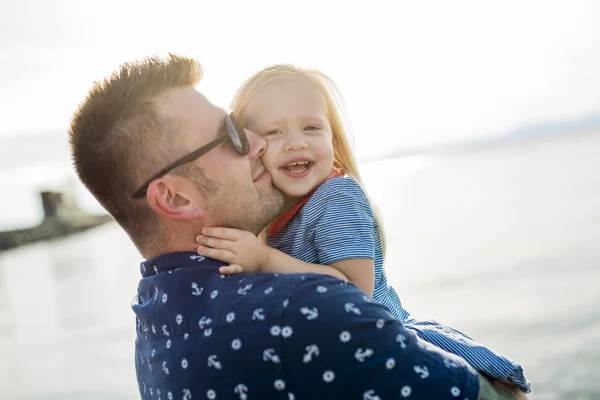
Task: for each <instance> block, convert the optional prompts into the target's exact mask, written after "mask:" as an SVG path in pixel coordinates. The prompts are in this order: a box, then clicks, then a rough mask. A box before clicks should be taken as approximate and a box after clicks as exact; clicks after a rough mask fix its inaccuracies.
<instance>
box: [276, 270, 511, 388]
mask: <svg viewBox="0 0 600 400" xmlns="http://www.w3.org/2000/svg"><path fill="white" fill-rule="evenodd" d="M282 318H283V319H282V324H283V326H286V327H289V328H290V329H289V331H288V332H290V333H292V332H293V334H291V335H288V337H286V338H284V339H283V340H282V342H281V346H282V360H283V365H282V367H283V368H284V370H285V371H286V375H287V376H288V379H287V383H288V384H289V388H290V389H291V391H292V392H294V393H295V394H296V396H297V398H316V397H315V395H316V396H318V398H331V399H334V398H335V399H349V398H363V399H378V398H405V397H407V398H408V397H409V398H411V399H451V400H455V399H466V398H468V399H472V400H474V399H477V398H480V399H485V400H488V399H518V397H507V396H510V393H508V392H506V391H503V390H501V389H499V390H497V389H496V388H495V387H493V386H491V385H490V384H489V382H488V381H487V380H480V379H481V378H480V377H479V374H478V373H477V372H476V371H475V370H474V369H473V368H472V367H470V366H469V365H468V364H467V363H466V361H465V360H463V359H462V358H459V357H457V356H455V355H452V354H450V353H447V352H445V351H443V350H441V349H439V348H438V347H435V346H433V345H431V344H429V343H427V342H425V341H423V340H421V339H419V338H418V337H417V336H416V334H414V333H413V332H410V331H408V330H407V329H405V328H404V327H403V326H402V324H401V323H400V322H399V321H398V320H397V319H395V318H393V317H392V315H391V314H390V312H389V311H388V310H387V309H386V308H385V307H384V306H382V305H380V304H377V303H375V302H373V301H372V300H371V299H370V298H369V297H368V296H366V295H365V294H364V293H363V292H362V291H360V290H359V289H358V288H356V287H355V286H354V285H352V284H346V282H340V281H339V280H335V279H332V278H328V277H318V276H314V275H307V276H306V277H305V279H304V281H303V282H302V283H300V284H299V285H298V286H297V288H296V290H295V291H294V292H293V294H292V295H291V296H290V300H289V303H288V305H287V307H286V310H285V312H284V314H283V316H282ZM481 382H483V383H481ZM480 386H481V390H480ZM480 394H481V395H480ZM478 395H480V397H478ZM481 396H483V397H481ZM492 396H496V397H492ZM502 396H504V397H502Z"/></svg>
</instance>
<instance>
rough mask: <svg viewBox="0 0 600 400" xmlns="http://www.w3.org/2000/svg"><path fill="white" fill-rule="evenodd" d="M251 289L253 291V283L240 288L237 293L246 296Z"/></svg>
mask: <svg viewBox="0 0 600 400" xmlns="http://www.w3.org/2000/svg"><path fill="white" fill-rule="evenodd" d="M250 289H252V284H251V283H249V284H247V285H246V286H244V287H241V288H239V289H238V291H237V292H238V294H241V295H245V294H248V291H249V290H250Z"/></svg>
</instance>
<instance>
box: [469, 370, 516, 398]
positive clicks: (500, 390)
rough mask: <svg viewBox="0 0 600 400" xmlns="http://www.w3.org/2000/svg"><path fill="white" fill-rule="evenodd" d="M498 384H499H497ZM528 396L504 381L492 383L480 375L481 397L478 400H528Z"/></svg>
mask: <svg viewBox="0 0 600 400" xmlns="http://www.w3.org/2000/svg"><path fill="white" fill-rule="evenodd" d="M496 382H497V383H496ZM526 399H527V396H526V395H525V394H524V393H523V392H521V391H520V390H519V389H518V388H517V387H515V386H510V385H508V384H507V383H504V382H502V381H495V382H494V383H493V384H492V383H490V381H488V380H487V379H486V378H484V377H483V376H481V375H479V396H478V397H477V400H526Z"/></svg>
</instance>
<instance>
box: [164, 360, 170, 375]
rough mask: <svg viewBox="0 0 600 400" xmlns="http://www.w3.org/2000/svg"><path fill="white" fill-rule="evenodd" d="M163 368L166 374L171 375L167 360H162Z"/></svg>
mask: <svg viewBox="0 0 600 400" xmlns="http://www.w3.org/2000/svg"><path fill="white" fill-rule="evenodd" d="M162 370H163V372H164V373H165V374H167V375H169V368H167V362H166V361H163V362H162Z"/></svg>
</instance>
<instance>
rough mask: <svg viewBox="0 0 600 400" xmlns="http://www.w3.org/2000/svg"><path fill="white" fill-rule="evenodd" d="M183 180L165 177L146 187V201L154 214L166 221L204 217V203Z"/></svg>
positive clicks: (181, 178)
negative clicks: (166, 219)
mask: <svg viewBox="0 0 600 400" xmlns="http://www.w3.org/2000/svg"><path fill="white" fill-rule="evenodd" d="M186 183H188V182H186V181H185V178H183V177H180V176H171V175H166V176H163V177H161V178H158V179H156V180H154V181H152V183H150V185H149V186H148V191H147V192H146V200H147V201H148V204H149V205H150V207H152V209H153V210H154V212H156V213H157V214H158V215H160V216H162V217H164V218H168V219H178V220H186V219H196V218H200V217H202V216H203V215H204V202H203V200H204V199H203V198H202V195H201V194H200V193H199V192H198V191H191V190H190V185H189V184H186Z"/></svg>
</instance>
